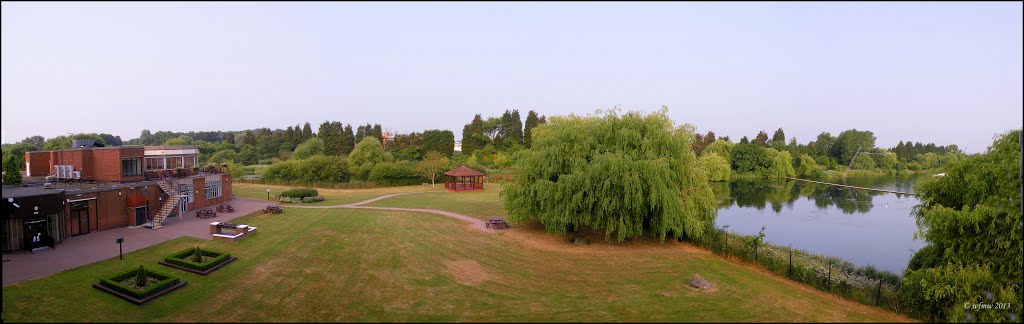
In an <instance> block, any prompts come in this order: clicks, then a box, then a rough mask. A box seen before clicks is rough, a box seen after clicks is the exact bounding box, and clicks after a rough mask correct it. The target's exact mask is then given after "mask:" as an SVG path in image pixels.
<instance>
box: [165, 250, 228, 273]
mask: <svg viewBox="0 0 1024 324" xmlns="http://www.w3.org/2000/svg"><path fill="white" fill-rule="evenodd" d="M196 252H199V253H202V256H206V257H211V258H210V259H209V260H206V262H196V261H195V259H194V256H195V255H196ZM230 257H231V255H230V254H227V253H221V252H217V251H211V250H204V249H200V248H198V247H197V248H188V249H185V250H182V251H181V252H178V253H175V254H171V255H170V256H168V257H166V258H164V262H167V263H170V264H173V265H177V266H181V267H185V268H189V269H193V270H198V271H206V270H209V269H210V268H213V267H214V266H217V265H218V264H221V263H222V262H224V261H225V260H227V259H228V258H230Z"/></svg>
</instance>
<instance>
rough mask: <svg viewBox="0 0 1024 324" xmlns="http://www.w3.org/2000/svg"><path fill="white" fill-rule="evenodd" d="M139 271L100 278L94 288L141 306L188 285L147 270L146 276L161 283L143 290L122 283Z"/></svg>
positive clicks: (133, 270) (179, 280)
mask: <svg viewBox="0 0 1024 324" xmlns="http://www.w3.org/2000/svg"><path fill="white" fill-rule="evenodd" d="M137 271H138V270H136V269H132V270H128V271H125V272H122V273H119V274H117V275H115V276H113V277H110V278H100V283H99V284H93V288H96V289H99V290H102V291H106V292H108V293H111V294H113V295H115V296H118V297H120V298H122V299H125V300H128V301H130V302H132V303H135V304H136V305H140V304H143V303H145V302H148V301H150V300H152V299H153V298H156V297H159V296H161V295H163V294H164V293H167V292H170V291H172V290H174V289H178V288H180V287H182V286H184V285H185V284H187V282H185V281H181V279H179V278H177V277H172V276H169V275H165V274H162V273H159V272H155V271H152V270H149V269H145V271H146V276H147V277H155V278H157V279H159V280H160V281H158V282H157V283H155V284H153V285H150V286H149V287H146V288H145V289H142V290H139V289H135V288H132V287H128V286H125V285H124V284H122V283H121V280H124V279H126V278H128V277H131V276H134V275H135V274H136V273H137Z"/></svg>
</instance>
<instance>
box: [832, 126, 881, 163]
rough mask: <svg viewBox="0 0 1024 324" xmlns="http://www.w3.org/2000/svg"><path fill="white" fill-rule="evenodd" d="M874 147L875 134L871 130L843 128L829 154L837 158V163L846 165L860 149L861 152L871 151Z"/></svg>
mask: <svg viewBox="0 0 1024 324" xmlns="http://www.w3.org/2000/svg"><path fill="white" fill-rule="evenodd" d="M874 148H875V134H874V133H872V132H871V131H858V130H856V129H850V130H845V131H843V132H842V133H839V136H837V137H836V141H835V144H833V145H832V147H831V149H830V151H829V155H831V156H832V157H835V158H837V159H839V163H840V164H843V165H846V164H849V163H850V160H852V159H853V155H854V154H856V153H857V150H858V149H860V151H861V152H871V151H872V149H874Z"/></svg>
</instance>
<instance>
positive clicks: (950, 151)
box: [692, 128, 965, 181]
mask: <svg viewBox="0 0 1024 324" xmlns="http://www.w3.org/2000/svg"><path fill="white" fill-rule="evenodd" d="M875 140H876V137H875V135H874V133H872V132H871V131H869V130H857V129H849V130H845V131H842V132H840V133H839V135H838V136H832V134H831V133H829V132H822V133H821V134H819V135H818V136H817V138H815V140H812V141H809V142H808V143H806V144H800V143H797V141H796V138H795V137H794V138H790V139H789V141H788V142H787V141H786V133H785V131H783V129H782V128H779V129H778V130H776V131H775V132H774V134H773V135H772V136H771V137H768V134H767V133H766V132H765V131H763V130H762V131H760V132H758V133H757V135H755V136H754V139H753V140H751V139H748V138H747V137H746V136H744V137H742V138H741V139H740V140H739V142H738V143H733V142H732V141H731V140H730V139H729V137H728V136H724V137H716V135H715V133H714V132H713V131H709V132H707V133H706V134H695V135H694V140H693V142H692V145H693V150H694V152H696V153H697V154H698V155H699V156H700V163H699V165H700V166H701V168H702V169H704V170H705V172H706V173H708V174H709V178H710V179H711V180H713V181H726V180H729V179H730V178H731V177H733V176H739V177H745V176H757V177H764V178H782V177H793V176H799V177H819V176H822V175H824V174H825V173H826V172H827V171H839V172H841V171H852V170H858V171H874V172H906V171H920V170H926V169H933V168H937V167H940V166H942V165H945V164H947V163H950V162H953V161H956V160H958V159H961V158H963V157H964V156H965V155H964V154H963V152H962V151H960V149H959V148H958V147H957V146H956V145H946V146H938V145H935V144H934V143H928V144H921V143H920V142H917V143H914V144H906V143H910V142H909V141H908V142H906V143H904V142H903V141H900V143H899V144H898V145H897V146H895V147H892V148H888V149H886V148H879V147H876V146H875Z"/></svg>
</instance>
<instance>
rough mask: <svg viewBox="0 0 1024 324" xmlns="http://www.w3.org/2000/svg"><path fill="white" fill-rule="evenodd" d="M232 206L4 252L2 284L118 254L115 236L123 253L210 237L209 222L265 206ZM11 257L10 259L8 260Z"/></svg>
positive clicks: (246, 202) (245, 203) (254, 203)
mask: <svg viewBox="0 0 1024 324" xmlns="http://www.w3.org/2000/svg"><path fill="white" fill-rule="evenodd" d="M225 203H226V204H230V205H231V206H232V207H234V208H235V212H233V213H217V217H215V218H205V219H204V218H198V217H196V212H197V210H192V211H189V212H187V213H186V215H185V216H184V217H183V218H181V219H176V218H178V217H174V218H170V219H169V221H168V222H167V223H166V224H164V227H163V228H161V229H158V230H153V229H149V228H146V227H136V228H131V227H118V228H113V229H109V230H103V231H94V232H92V233H90V234H86V235H82V236H74V237H69V238H66V239H64V241H63V242H60V243H59V244H57V247H56V248H50V249H44V250H39V251H36V252H35V253H29V252H26V251H17V252H12V253H5V254H4V255H3V261H4V262H3V285H4V286H6V285H9V284H12V283H17V282H20V281H23V280H28V279H35V278H40V277H45V276H48V275H51V274H54V273H57V272H61V271H64V270H67V269H71V268H75V267H80V266H83V265H86V264H90V263H93V262H98V261H102V260H106V259H110V258H116V257H117V253H118V252H117V243H116V240H117V239H118V238H122V237H123V238H124V243H123V244H122V245H123V246H122V247H123V248H124V253H128V252H132V251H135V250H140V249H144V248H147V247H149V246H152V245H155V244H158V243H163V242H166V241H170V240H173V239H176V238H179V237H182V236H186V235H188V236H192V237H195V238H201V239H207V240H209V239H210V222H226V221H229V220H232V219H235V218H238V217H242V216H246V215H249V214H252V213H255V212H258V211H260V210H261V209H263V208H264V207H267V202H266V201H259V200H250V199H242V198H235V199H232V200H229V201H227V202H225ZM8 260H10V261H8Z"/></svg>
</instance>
